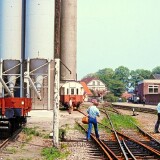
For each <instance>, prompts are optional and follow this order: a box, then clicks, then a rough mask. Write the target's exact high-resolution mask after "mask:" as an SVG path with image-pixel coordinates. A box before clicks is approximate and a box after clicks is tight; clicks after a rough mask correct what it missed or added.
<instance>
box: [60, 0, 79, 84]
mask: <svg viewBox="0 0 160 160" xmlns="http://www.w3.org/2000/svg"><path fill="white" fill-rule="evenodd" d="M61 4H62V5H61V61H62V62H63V63H64V64H65V65H66V66H67V67H68V68H69V70H71V74H70V72H69V70H68V69H67V68H66V67H65V66H64V65H63V64H61V76H60V79H61V80H62V81H65V80H76V70H77V64H76V50H77V0H62V2H61Z"/></svg>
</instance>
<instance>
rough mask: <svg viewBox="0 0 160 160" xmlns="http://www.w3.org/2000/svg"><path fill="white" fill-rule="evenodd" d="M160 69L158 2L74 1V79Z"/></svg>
mask: <svg viewBox="0 0 160 160" xmlns="http://www.w3.org/2000/svg"><path fill="white" fill-rule="evenodd" d="M121 65H123V66H125V67H128V68H129V69H130V70H132V69H133V70H135V69H147V70H150V71H151V70H152V69H153V68H155V67H156V66H160V0H77V75H78V80H80V79H81V78H83V76H85V75H87V74H89V73H94V72H97V71H98V70H99V69H104V68H112V69H115V68H117V67H119V66H121Z"/></svg>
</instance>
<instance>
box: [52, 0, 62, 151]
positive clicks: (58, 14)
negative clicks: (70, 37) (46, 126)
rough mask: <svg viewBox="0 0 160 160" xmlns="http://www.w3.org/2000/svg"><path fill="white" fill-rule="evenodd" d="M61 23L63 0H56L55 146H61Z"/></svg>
mask: <svg viewBox="0 0 160 160" xmlns="http://www.w3.org/2000/svg"><path fill="white" fill-rule="evenodd" d="M60 24H61V0H55V32H54V33H55V35H54V36H55V37H54V60H55V64H54V106H53V146H55V147H57V148H58V146H59V83H60V28H61V25H60Z"/></svg>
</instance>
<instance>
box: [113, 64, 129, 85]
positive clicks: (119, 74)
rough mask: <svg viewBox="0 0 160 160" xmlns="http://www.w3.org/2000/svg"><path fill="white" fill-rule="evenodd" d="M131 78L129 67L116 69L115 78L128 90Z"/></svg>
mask: <svg viewBox="0 0 160 160" xmlns="http://www.w3.org/2000/svg"><path fill="white" fill-rule="evenodd" d="M129 76H130V70H129V69H128V68H127V67H124V66H119V67H118V68H116V69H115V76H114V78H115V79H117V80H120V81H121V82H122V83H123V84H124V85H125V86H126V88H128V83H129V80H128V78H129Z"/></svg>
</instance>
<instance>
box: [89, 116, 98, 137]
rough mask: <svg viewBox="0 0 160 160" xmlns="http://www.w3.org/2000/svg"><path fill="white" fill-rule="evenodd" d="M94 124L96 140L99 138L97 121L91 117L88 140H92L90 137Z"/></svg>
mask: <svg viewBox="0 0 160 160" xmlns="http://www.w3.org/2000/svg"><path fill="white" fill-rule="evenodd" d="M92 124H93V126H94V131H95V135H96V138H99V134H98V125H97V119H96V118H92V117H89V121H88V132H87V139H90V135H91V132H92Z"/></svg>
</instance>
